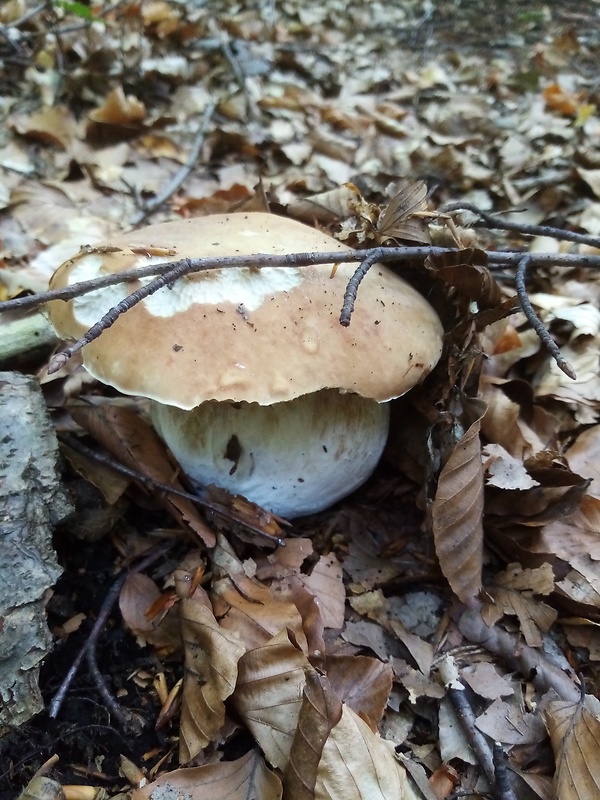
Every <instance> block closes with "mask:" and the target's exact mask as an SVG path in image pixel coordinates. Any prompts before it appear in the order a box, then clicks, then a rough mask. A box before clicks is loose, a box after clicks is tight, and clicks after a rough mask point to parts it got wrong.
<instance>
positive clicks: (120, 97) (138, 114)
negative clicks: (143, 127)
mask: <svg viewBox="0 0 600 800" xmlns="http://www.w3.org/2000/svg"><path fill="white" fill-rule="evenodd" d="M145 116H146V108H145V106H144V104H143V103H142V102H141V101H140V100H138V99H137V97H134V96H133V95H128V96H125V92H124V91H123V87H122V86H115V88H114V89H111V90H110V92H109V93H108V94H107V95H106V97H105V98H104V103H103V104H102V105H101V106H99V107H98V108H96V109H94V110H93V111H90V113H89V114H88V117H89V119H90V120H91V121H92V122H102V123H104V124H105V125H124V126H127V125H132V124H136V123H139V122H141V121H142V120H143V119H144V118H145Z"/></svg>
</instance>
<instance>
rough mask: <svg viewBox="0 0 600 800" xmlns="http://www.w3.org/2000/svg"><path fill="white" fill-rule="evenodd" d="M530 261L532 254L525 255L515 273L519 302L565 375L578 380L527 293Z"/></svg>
mask: <svg viewBox="0 0 600 800" xmlns="http://www.w3.org/2000/svg"><path fill="white" fill-rule="evenodd" d="M530 263H531V261H530V256H528V255H527V256H523V257H522V258H521V260H520V261H519V263H518V265H517V274H516V275H515V287H516V290H517V297H518V298H519V303H520V304H521V308H522V309H523V313H524V314H525V316H526V317H527V321H528V322H529V324H530V325H531V327H532V328H533V330H534V331H535V332H536V333H537V335H538V336H539V339H540V341H541V343H542V344H543V345H544V347H545V348H546V350H547V351H548V352H549V353H550V355H551V356H552V358H553V359H554V360H555V361H556V364H557V366H558V368H559V369H561V370H562V371H563V372H564V373H565V375H568V376H569V378H572V379H573V380H576V379H577V375H576V373H575V370H574V369H573V367H572V366H571V364H569V362H568V361H567V360H566V359H565V358H563V356H562V355H561V352H560V350H559V348H558V345H557V344H556V342H555V341H554V339H553V338H552V337H551V336H550V334H549V333H548V331H547V330H546V328H545V327H544V324H543V322H542V321H541V319H540V318H539V317H538V315H537V314H536V313H535V311H534V309H533V306H532V305H531V301H530V299H529V295H528V294H527V289H526V287H525V275H526V273H527V267H528V266H529V264H530Z"/></svg>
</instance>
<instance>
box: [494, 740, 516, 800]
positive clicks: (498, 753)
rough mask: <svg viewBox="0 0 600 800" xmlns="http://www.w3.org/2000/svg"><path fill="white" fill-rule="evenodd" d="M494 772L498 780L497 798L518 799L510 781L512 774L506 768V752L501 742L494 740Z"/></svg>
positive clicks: (495, 784) (500, 799)
mask: <svg viewBox="0 0 600 800" xmlns="http://www.w3.org/2000/svg"><path fill="white" fill-rule="evenodd" d="M493 756H494V772H495V774H496V780H495V782H494V788H495V790H496V797H497V800H517V796H516V794H515V792H514V789H513V787H512V785H511V782H510V775H509V773H508V769H507V768H506V754H505V752H504V748H503V747H502V744H501V742H494V749H493Z"/></svg>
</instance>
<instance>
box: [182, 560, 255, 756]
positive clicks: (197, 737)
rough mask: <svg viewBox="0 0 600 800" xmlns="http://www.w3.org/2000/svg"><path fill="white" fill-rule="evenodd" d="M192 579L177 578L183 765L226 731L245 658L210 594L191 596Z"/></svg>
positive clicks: (203, 592) (201, 592) (238, 642)
mask: <svg viewBox="0 0 600 800" xmlns="http://www.w3.org/2000/svg"><path fill="white" fill-rule="evenodd" d="M187 577H189V573H187V572H185V571H184V570H178V571H177V572H176V573H175V581H176V588H177V593H178V594H179V597H180V602H179V608H180V619H181V634H182V638H183V642H184V647H185V677H184V680H183V697H182V706H181V722H180V738H179V755H180V761H181V762H182V763H187V762H188V761H189V760H190V759H192V758H194V756H196V755H197V754H198V753H199V752H200V751H201V750H202V749H203V748H205V747H206V746H207V745H208V744H209V743H210V742H211V741H212V739H213V738H214V736H215V735H216V734H217V733H218V731H219V730H220V728H221V727H222V725H223V723H224V721H225V705H224V701H225V700H226V699H227V698H228V697H229V696H230V695H231V694H232V693H233V690H234V688H235V683H236V680H237V674H238V661H239V659H240V657H241V655H242V654H243V653H244V646H243V644H242V642H241V640H240V637H239V636H238V635H237V634H236V633H235V632H234V631H228V630H224V629H223V628H221V627H220V626H219V624H218V622H217V620H216V619H215V616H214V614H213V610H212V607H211V604H210V601H209V599H208V595H207V594H206V592H205V591H204V589H202V587H197V588H196V590H195V591H194V593H193V595H192V596H191V597H188V596H187V591H186V590H187V588H188V586H189V580H186V578H187Z"/></svg>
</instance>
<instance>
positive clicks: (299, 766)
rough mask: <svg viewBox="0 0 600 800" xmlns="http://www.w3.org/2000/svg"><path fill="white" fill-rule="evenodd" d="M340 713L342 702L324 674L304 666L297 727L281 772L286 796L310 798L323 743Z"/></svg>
mask: <svg viewBox="0 0 600 800" xmlns="http://www.w3.org/2000/svg"><path fill="white" fill-rule="evenodd" d="M341 716H342V703H341V701H340V699H339V697H338V696H337V695H336V693H335V692H333V691H332V690H331V687H330V685H329V681H328V680H327V678H325V677H323V676H321V675H319V674H318V673H317V672H316V671H315V670H312V669H309V670H307V672H306V685H305V686H304V691H303V697H302V707H301V708H300V714H299V716H298V727H297V728H296V732H295V734H294V739H293V742H292V747H291V749H290V758H289V762H288V765H287V768H286V772H285V781H284V783H285V796H286V800H314V797H315V794H314V790H315V782H316V779H317V768H318V766H319V761H320V760H321V754H322V752H323V747H324V746H325V742H326V741H327V738H328V737H329V734H330V733H331V729H332V728H333V727H334V726H335V725H337V723H338V722H339V721H340V719H341Z"/></svg>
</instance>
